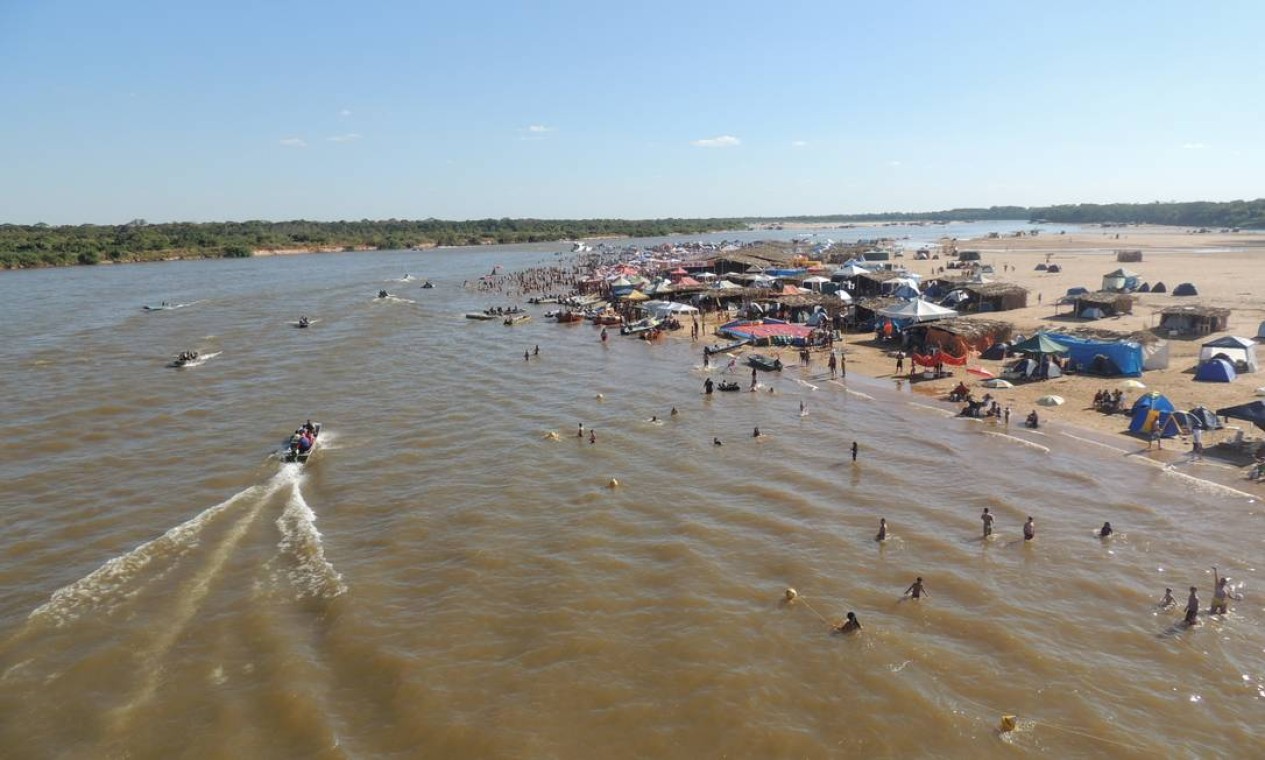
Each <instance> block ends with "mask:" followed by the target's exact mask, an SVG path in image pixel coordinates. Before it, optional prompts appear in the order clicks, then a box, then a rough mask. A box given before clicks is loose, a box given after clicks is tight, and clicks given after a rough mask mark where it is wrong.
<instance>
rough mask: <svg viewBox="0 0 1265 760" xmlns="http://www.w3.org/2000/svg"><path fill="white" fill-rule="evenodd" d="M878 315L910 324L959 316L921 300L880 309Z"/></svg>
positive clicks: (951, 310) (954, 312) (916, 299)
mask: <svg viewBox="0 0 1265 760" xmlns="http://www.w3.org/2000/svg"><path fill="white" fill-rule="evenodd" d="M877 313H878V314H879V316H883V317H887V318H888V319H895V320H900V321H908V322H934V321H935V320H937V319H948V318H949V317H956V316H957V315H958V313H957V312H956V311H954V310H953V309H946V308H944V307H943V306H936V305H935V304H933V303H931V302H930V301H924V300H922V299H921V298H915V299H914V300H912V301H906V302H905V303H903V304H901V305H899V306H889V307H888V308H886V309H879V310H878V312H877Z"/></svg>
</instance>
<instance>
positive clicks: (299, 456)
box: [281, 422, 321, 464]
mask: <svg viewBox="0 0 1265 760" xmlns="http://www.w3.org/2000/svg"><path fill="white" fill-rule="evenodd" d="M304 431H307V432H310V433H311V434H312V437H311V439H310V440H309V442H308V443H307V444H306V445H305V444H304V442H303V433H304ZM320 436H321V423H319V422H305V423H304V424H302V425H300V426H299V429H298V430H295V431H294V433H293V434H292V435H291V436H290V438H289V440H287V441H286V445H285V448H283V449H282V450H281V458H282V460H284V461H286V462H298V463H299V464H304V463H306V462H307V460H308V458H310V457H311V456H312V454H314V453H316V442H317V440H318V439H319V438H320Z"/></svg>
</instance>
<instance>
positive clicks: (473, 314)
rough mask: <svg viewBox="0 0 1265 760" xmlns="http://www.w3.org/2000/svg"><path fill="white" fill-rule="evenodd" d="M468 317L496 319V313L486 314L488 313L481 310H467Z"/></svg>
mask: <svg viewBox="0 0 1265 760" xmlns="http://www.w3.org/2000/svg"><path fill="white" fill-rule="evenodd" d="M466 319H482V320H489V319H496V315H495V314H486V313H484V312H481V311H469V312H466Z"/></svg>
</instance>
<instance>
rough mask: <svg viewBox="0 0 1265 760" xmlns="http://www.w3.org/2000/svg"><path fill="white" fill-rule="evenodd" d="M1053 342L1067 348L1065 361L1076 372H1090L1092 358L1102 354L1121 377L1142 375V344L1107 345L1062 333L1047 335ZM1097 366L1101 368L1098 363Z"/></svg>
mask: <svg viewBox="0 0 1265 760" xmlns="http://www.w3.org/2000/svg"><path fill="white" fill-rule="evenodd" d="M1048 335H1049V336H1050V337H1051V338H1053V339H1054V340H1056V341H1058V342H1059V343H1062V344H1063V345H1065V346H1067V359H1068V361H1070V362H1071V363H1072V366H1073V367H1075V368H1076V371H1077V372H1092V369H1093V367H1094V366H1095V364H1094V357H1096V356H1098V355H1099V354H1102V355H1103V356H1106V357H1107V358H1108V359H1110V360H1111V362H1112V363H1113V364H1115V366H1116V367H1118V368H1119V369H1120V376H1121V377H1139V376H1140V375H1141V374H1142V344H1141V343H1134V342H1133V341H1128V340H1122V341H1115V342H1112V343H1107V342H1104V341H1099V340H1086V339H1085V338H1074V337H1072V336H1071V335H1064V334H1062V333H1048ZM1097 366H1103V362H1099V363H1098V365H1097Z"/></svg>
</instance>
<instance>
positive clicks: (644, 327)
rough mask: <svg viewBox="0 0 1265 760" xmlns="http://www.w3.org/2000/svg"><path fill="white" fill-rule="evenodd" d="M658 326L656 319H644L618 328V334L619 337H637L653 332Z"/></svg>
mask: <svg viewBox="0 0 1265 760" xmlns="http://www.w3.org/2000/svg"><path fill="white" fill-rule="evenodd" d="M658 326H659V320H658V319H656V318H655V317H646V318H645V319H639V320H637V321H636V322H629V323H628V324H626V325H624V326H623V327H621V328H619V334H620V335H638V334H640V333H643V332H647V331H649V330H653V329H655V328H656V327H658Z"/></svg>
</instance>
